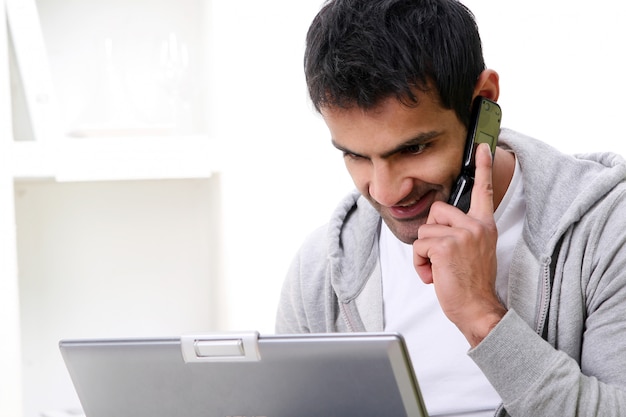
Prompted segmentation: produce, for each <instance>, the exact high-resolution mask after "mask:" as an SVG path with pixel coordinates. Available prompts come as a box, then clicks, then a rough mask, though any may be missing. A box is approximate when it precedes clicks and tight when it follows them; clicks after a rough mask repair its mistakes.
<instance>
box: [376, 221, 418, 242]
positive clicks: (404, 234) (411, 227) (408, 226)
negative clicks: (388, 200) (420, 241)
mask: <svg viewBox="0 0 626 417" xmlns="http://www.w3.org/2000/svg"><path fill="white" fill-rule="evenodd" d="M384 220H385V224H387V227H389V230H391V232H392V233H393V234H394V236H395V237H396V238H398V240H400V241H401V242H403V243H406V244H407V245H412V244H413V242H415V241H416V240H417V231H418V229H419V228H420V226H421V225H423V224H424V223H426V219H415V220H411V221H407V222H399V221H397V220H388V219H384Z"/></svg>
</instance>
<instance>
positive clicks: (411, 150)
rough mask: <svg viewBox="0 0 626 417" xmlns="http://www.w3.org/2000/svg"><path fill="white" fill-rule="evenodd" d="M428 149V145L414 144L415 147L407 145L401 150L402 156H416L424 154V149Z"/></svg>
mask: <svg viewBox="0 0 626 417" xmlns="http://www.w3.org/2000/svg"><path fill="white" fill-rule="evenodd" d="M427 147H428V144H426V143H420V144H416V145H409V146H407V147H405V148H403V149H402V153H404V154H408V155H418V154H420V153H422V152H424V149H426V148H427Z"/></svg>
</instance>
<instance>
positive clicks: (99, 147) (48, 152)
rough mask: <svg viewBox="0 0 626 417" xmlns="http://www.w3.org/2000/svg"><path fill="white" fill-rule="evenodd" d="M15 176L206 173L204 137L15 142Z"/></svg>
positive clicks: (143, 177) (183, 175) (109, 177)
mask: <svg viewBox="0 0 626 417" xmlns="http://www.w3.org/2000/svg"><path fill="white" fill-rule="evenodd" d="M13 154H14V166H13V173H14V178H15V179H16V180H31V179H45V178H49V179H54V180H56V181H59V182H65V181H112V180H146V179H181V178H209V177H211V175H213V173H214V172H215V171H214V169H213V167H212V164H211V163H210V162H209V161H210V160H211V159H212V158H211V155H212V150H211V147H210V142H209V140H208V138H207V137H206V136H204V135H195V136H180V137H171V136H155V137H99V138H68V137H66V138H62V139H59V140H57V141H54V142H52V143H50V144H49V143H38V142H37V141H23V142H14V144H13Z"/></svg>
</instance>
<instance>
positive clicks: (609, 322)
mask: <svg viewBox="0 0 626 417" xmlns="http://www.w3.org/2000/svg"><path fill="white" fill-rule="evenodd" d="M305 73H306V79H307V84H308V88H309V93H310V96H311V99H312V101H313V103H314V105H315V107H316V109H317V110H318V111H319V112H320V113H321V115H322V117H323V119H324V121H325V122H326V124H327V126H328V128H329V131H330V134H331V140H332V143H333V145H334V146H335V147H336V148H337V149H339V150H340V151H341V152H342V153H343V155H344V159H345V164H346V167H347V169H348V172H349V173H350V175H351V176H352V179H353V180H354V183H355V185H356V187H357V190H358V192H354V193H352V194H351V195H349V196H348V197H347V198H346V199H344V200H343V201H342V202H341V204H340V205H339V207H338V208H337V210H336V212H335V213H334V214H333V217H332V218H331V220H330V223H329V224H328V225H327V226H326V227H324V228H321V229H319V230H318V231H316V232H315V233H313V234H312V235H311V237H310V238H309V239H308V240H307V241H306V242H305V244H304V245H303V247H302V248H301V250H300V252H299V254H298V256H297V257H296V259H295V260H294V262H293V264H292V267H291V268H290V271H289V273H288V277H287V279H286V281H285V284H284V287H283V292H282V296H281V302H280V306H279V310H278V316H277V324H276V329H277V331H278V332H281V333H298V332H345V331H381V330H384V331H393V332H400V333H401V334H403V335H404V337H405V339H406V340H407V345H408V347H409V351H410V354H411V358H412V361H413V364H414V367H415V370H416V374H417V377H418V380H419V383H420V387H421V389H422V393H423V396H424V399H425V402H426V406H427V408H428V410H429V413H430V414H431V415H449V416H452V415H463V416H470V415H471V416H488V415H494V414H495V415H497V416H507V415H508V416H512V417H517V416H535V417H536V416H619V415H621V416H623V415H626V245H625V243H626V214H624V213H626V198H625V195H626V184H625V181H624V178H625V177H626V163H625V162H624V161H623V160H622V158H620V157H618V156H616V155H612V154H603V155H587V156H584V157H570V156H566V155H563V154H561V153H559V152H557V151H556V150H555V149H553V148H551V147H549V146H547V145H546V144H543V143H541V142H539V141H536V140H534V139H531V138H529V137H526V136H523V135H521V134H519V133H516V132H513V131H511V130H506V129H503V130H502V131H501V133H500V137H499V145H498V148H497V151H496V152H495V156H494V158H493V160H492V158H491V154H490V152H489V150H488V147H487V146H486V145H481V146H480V147H479V148H478V151H477V154H476V178H475V185H474V189H473V191H472V195H471V206H470V209H469V212H468V213H467V214H465V213H464V212H462V211H461V210H459V209H458V208H456V207H453V206H451V205H449V204H447V203H446V202H447V201H448V198H449V196H450V193H451V188H452V187H453V185H454V183H455V178H456V177H457V175H458V174H459V172H460V166H461V159H462V153H463V149H464V145H465V137H466V133H467V129H468V125H469V121H470V109H471V105H472V102H473V100H474V98H476V97H477V96H484V97H486V98H488V99H491V100H494V101H495V100H497V99H498V96H499V81H498V74H497V73H496V72H495V71H493V70H490V69H486V68H485V65H484V61H483V57H482V49H481V42H480V37H479V34H478V30H477V28H476V25H475V21H474V18H473V16H472V14H471V12H470V11H469V10H467V9H466V8H465V7H464V6H463V5H462V4H460V3H458V2H457V1H454V0H334V1H332V0H331V1H329V2H327V3H326V4H325V5H324V6H323V8H322V9H321V11H320V12H319V14H318V15H317V16H316V18H315V19H314V21H313V23H312V24H311V27H310V29H309V32H308V35H307V48H306V53H305ZM503 111H504V113H505V114H506V109H503ZM426 284H428V285H426ZM468 347H469V352H467V349H468Z"/></svg>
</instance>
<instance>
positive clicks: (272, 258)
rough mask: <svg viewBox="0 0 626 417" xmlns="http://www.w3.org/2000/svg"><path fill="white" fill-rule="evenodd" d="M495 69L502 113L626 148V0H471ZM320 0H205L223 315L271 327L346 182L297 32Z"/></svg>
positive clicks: (512, 120)
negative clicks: (211, 51) (293, 270)
mask: <svg viewBox="0 0 626 417" xmlns="http://www.w3.org/2000/svg"><path fill="white" fill-rule="evenodd" d="M465 3H466V4H467V5H468V6H469V7H470V8H471V9H473V10H474V13H475V14H476V16H477V20H478V23H479V25H480V27H481V34H482V37H483V42H484V49H485V56H486V61H487V64H488V66H489V67H492V68H494V69H496V70H498V72H499V73H500V77H501V85H502V91H501V97H500V102H501V104H502V107H503V114H504V116H503V125H504V126H506V127H511V128H514V129H517V130H520V131H522V132H525V133H528V134H532V135H534V136H536V137H538V138H541V139H543V140H545V141H547V142H549V143H552V144H553V145H555V146H557V147H558V148H561V149H563V150H565V151H568V152H579V151H588V150H606V149H611V150H615V151H618V152H621V153H623V154H626V141H625V140H624V138H623V134H621V132H619V130H618V128H619V127H620V126H619V121H620V118H621V116H622V113H623V112H624V111H625V110H626V108H625V106H624V104H623V101H622V97H624V96H626V81H625V79H624V76H623V75H622V74H624V73H626V71H625V70H626V68H624V66H625V64H624V52H623V51H624V48H623V44H622V43H623V39H626V29H625V27H624V25H623V23H622V22H624V21H626V15H625V13H626V12H625V8H626V6H624V4H623V3H621V2H617V1H614V0H597V1H596V2H594V3H593V6H592V7H590V6H589V3H588V2H582V1H566V0H550V1H545V0H530V1H524V2H520V1H512V0H504V1H503V0H467V1H466V2H465ZM320 5H321V0H300V1H297V2H295V1H293V0H276V1H271V2H259V1H254V0H247V1H238V2H232V1H229V0H214V4H213V16H214V19H215V22H214V37H215V38H214V42H215V45H214V46H215V55H214V61H213V65H214V66H215V67H214V71H215V72H214V79H213V114H212V120H213V122H214V129H215V131H214V133H215V136H216V138H217V140H218V141H219V145H220V152H221V153H220V156H221V160H222V163H223V172H224V175H223V178H224V230H225V237H226V241H225V250H226V258H225V265H226V281H227V282H226V290H227V293H226V302H225V304H226V305H227V306H228V308H227V310H228V317H229V320H228V323H227V327H229V328H235V329H242V328H244V329H248V328H258V329H260V330H266V331H271V330H272V329H273V319H274V312H275V307H276V303H277V299H278V292H279V288H280V285H281V282H282V279H283V275H284V273H285V271H286V269H287V266H288V263H289V261H290V258H291V256H292V255H293V253H294V252H295V250H296V248H297V247H298V245H299V243H300V242H301V240H302V239H303V237H304V236H305V235H306V234H307V233H308V232H309V231H310V230H312V229H313V228H314V227H316V226H317V225H319V224H321V223H323V222H324V221H326V220H327V219H328V216H329V214H330V212H331V210H332V208H333V207H334V205H335V204H336V202H337V200H338V198H339V196H340V195H342V194H343V193H344V192H345V191H347V190H348V189H350V188H351V182H350V180H349V178H348V176H347V174H346V173H345V172H344V168H343V165H342V161H341V157H340V155H339V153H338V152H336V151H334V149H332V147H331V145H330V142H329V137H328V134H327V132H326V130H325V126H324V125H323V122H322V121H321V120H320V118H319V117H317V116H316V115H315V114H314V113H313V111H312V110H311V108H310V106H309V104H308V101H307V98H306V94H305V85H304V77H303V75H302V53H303V44H304V36H305V33H306V30H307V28H308V25H309V23H310V21H311V19H312V18H313V16H314V15H315V13H316V12H317V10H318V9H319V7H320Z"/></svg>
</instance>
